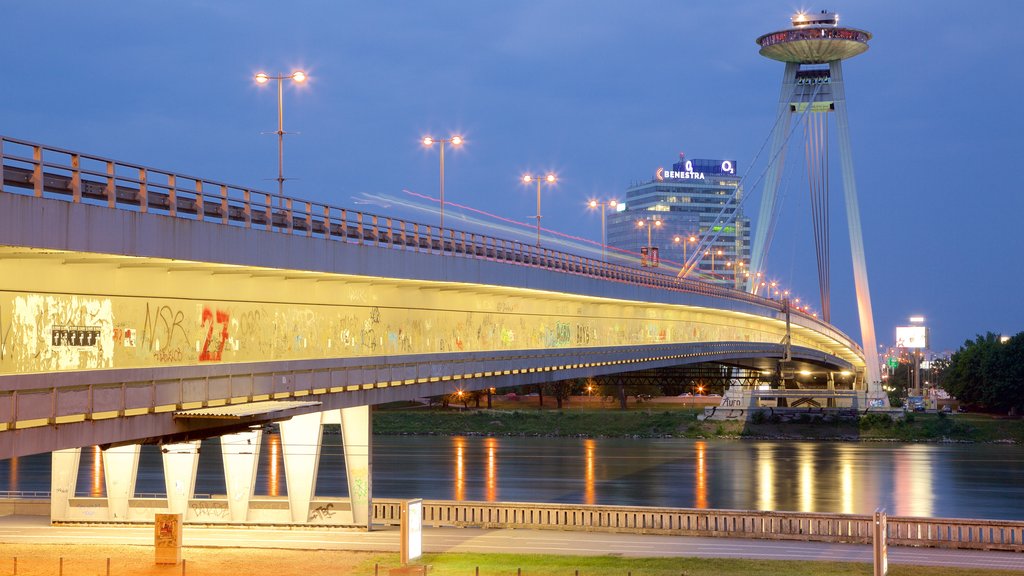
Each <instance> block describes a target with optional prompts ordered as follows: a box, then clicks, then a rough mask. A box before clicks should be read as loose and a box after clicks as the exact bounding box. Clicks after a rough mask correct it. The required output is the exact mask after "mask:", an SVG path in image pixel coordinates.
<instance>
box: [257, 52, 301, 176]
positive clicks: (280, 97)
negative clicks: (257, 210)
mask: <svg viewBox="0 0 1024 576" xmlns="http://www.w3.org/2000/svg"><path fill="white" fill-rule="evenodd" d="M306 78H307V76H306V73H305V72H303V71H302V70H296V71H295V72H292V73H291V74H288V75H287V76H284V75H278V76H271V75H269V74H267V73H266V72H260V73H259V74H257V75H256V76H255V80H256V83H257V84H266V83H267V82H270V81H271V80H277V132H275V134H277V194H278V196H283V195H284V180H285V178H284V80H291V81H293V82H295V83H297V84H302V83H303V82H305V81H306Z"/></svg>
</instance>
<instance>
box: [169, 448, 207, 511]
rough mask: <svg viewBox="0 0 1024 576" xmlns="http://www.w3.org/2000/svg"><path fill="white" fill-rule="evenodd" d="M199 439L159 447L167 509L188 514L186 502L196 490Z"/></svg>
mask: <svg viewBox="0 0 1024 576" xmlns="http://www.w3.org/2000/svg"><path fill="white" fill-rule="evenodd" d="M199 442H200V441H199V440H196V441H195V442H183V443H181V444H165V445H164V446H163V447H162V448H161V452H162V453H163V462H164V486H165V487H166V489H167V511H168V512H170V513H171V514H181V515H182V518H184V517H185V516H186V515H187V514H188V502H189V500H191V499H192V497H193V496H194V495H195V492H196V470H198V468H199Z"/></svg>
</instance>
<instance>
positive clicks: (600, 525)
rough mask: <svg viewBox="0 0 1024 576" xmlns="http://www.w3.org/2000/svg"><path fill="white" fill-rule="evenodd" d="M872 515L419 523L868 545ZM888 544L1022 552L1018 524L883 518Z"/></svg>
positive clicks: (611, 516)
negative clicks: (885, 521) (886, 523)
mask: <svg viewBox="0 0 1024 576" xmlns="http://www.w3.org/2000/svg"><path fill="white" fill-rule="evenodd" d="M401 508H402V506H401V501H400V500H386V499H375V500H374V501H373V517H374V521H375V522H377V523H380V524H385V525H397V524H400V522H401ZM872 521H873V520H872V516H871V515H867V514H818V513H804V512H775V511H756V510H699V509H690V508H649V507H632V506H588V505H577V504H533V503H518V502H454V501H443V500H425V501H424V502H423V524H424V525H426V526H452V527H458V526H462V527H480V528H525V529H533V530H580V531H594V532H631V533H642V534H664V535H675V536H700V537H721V538H759V539H769V540H800V541H805V542H833V543H854V544H870V543H871V527H872ZM888 541H889V544H891V545H896V546H923V547H933V548H954V549H971V550H1011V551H1015V552H1024V522H1020V521H1003V520H973V519H959V518H913V517H899V516H889V517H888Z"/></svg>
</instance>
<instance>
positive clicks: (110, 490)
mask: <svg viewBox="0 0 1024 576" xmlns="http://www.w3.org/2000/svg"><path fill="white" fill-rule="evenodd" d="M141 448H142V446H141V445H139V444H128V445H126V446H114V447H112V448H107V449H106V450H104V451H103V476H104V480H105V481H106V488H107V514H108V515H109V517H108V519H110V520H120V521H124V520H127V519H128V500H129V499H130V498H132V497H134V496H135V479H136V478H137V476H138V472H139V451H140V449H141Z"/></svg>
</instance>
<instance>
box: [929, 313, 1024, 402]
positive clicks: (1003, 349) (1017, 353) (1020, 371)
mask: <svg viewBox="0 0 1024 576" xmlns="http://www.w3.org/2000/svg"><path fill="white" fill-rule="evenodd" d="M939 382H940V384H941V385H942V387H943V388H944V389H945V390H946V391H947V392H949V393H950V394H952V395H953V396H955V397H956V398H958V399H959V400H960V401H961V402H964V403H968V404H975V405H979V406H981V407H984V408H986V409H989V410H993V411H998V412H1007V413H1009V414H1011V415H1019V414H1021V413H1024V332H1020V333H1018V334H1017V335H1016V336H1013V337H1012V338H1009V339H1006V340H1004V339H1002V338H1001V337H1000V336H999V335H998V334H993V333H992V332H989V333H987V334H985V335H984V336H982V335H978V336H977V337H976V338H975V339H974V340H967V341H966V342H964V345H963V346H961V347H960V349H959V350H957V351H956V352H954V353H953V355H952V356H951V357H950V359H949V365H948V366H947V367H946V369H945V370H943V371H942V373H941V375H940V377H939Z"/></svg>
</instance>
